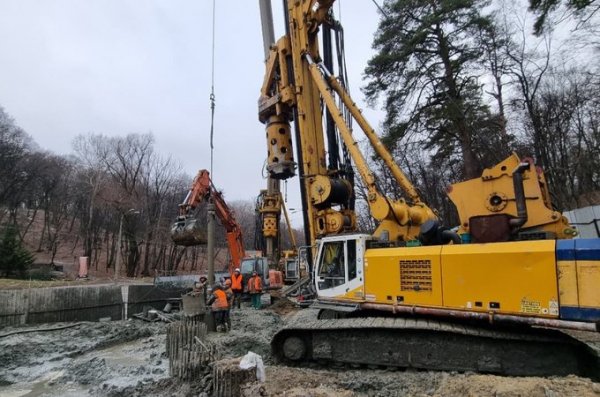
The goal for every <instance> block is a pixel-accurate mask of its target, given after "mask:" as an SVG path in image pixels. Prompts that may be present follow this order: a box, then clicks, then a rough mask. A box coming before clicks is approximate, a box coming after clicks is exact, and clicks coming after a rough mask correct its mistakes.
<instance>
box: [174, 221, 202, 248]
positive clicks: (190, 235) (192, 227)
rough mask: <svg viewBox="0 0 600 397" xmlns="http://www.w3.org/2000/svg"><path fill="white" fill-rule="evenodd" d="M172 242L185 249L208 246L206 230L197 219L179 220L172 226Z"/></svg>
mask: <svg viewBox="0 0 600 397" xmlns="http://www.w3.org/2000/svg"><path fill="white" fill-rule="evenodd" d="M171 240H173V242H174V243H175V244H177V245H181V246H185V247H190V246H194V245H202V244H206V243H207V237H206V228H205V227H203V225H202V224H201V223H200V222H199V221H198V219H195V218H186V219H182V220H178V221H177V222H175V223H173V225H172V226H171Z"/></svg>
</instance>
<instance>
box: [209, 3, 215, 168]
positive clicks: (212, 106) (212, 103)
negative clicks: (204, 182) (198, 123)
mask: <svg viewBox="0 0 600 397" xmlns="http://www.w3.org/2000/svg"><path fill="white" fill-rule="evenodd" d="M215 21H216V18H215V0H213V9H212V64H211V83H210V175H211V178H214V174H213V151H214V148H215V147H214V144H213V134H214V131H215Z"/></svg>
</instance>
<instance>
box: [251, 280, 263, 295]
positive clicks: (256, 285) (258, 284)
mask: <svg viewBox="0 0 600 397" xmlns="http://www.w3.org/2000/svg"><path fill="white" fill-rule="evenodd" d="M248 291H249V292H250V293H251V294H258V293H260V292H262V280H261V279H260V277H259V276H252V277H251V278H250V280H248Z"/></svg>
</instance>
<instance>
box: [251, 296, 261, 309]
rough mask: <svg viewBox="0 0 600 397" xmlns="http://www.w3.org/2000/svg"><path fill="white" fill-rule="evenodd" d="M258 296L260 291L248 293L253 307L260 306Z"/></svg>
mask: <svg viewBox="0 0 600 397" xmlns="http://www.w3.org/2000/svg"><path fill="white" fill-rule="evenodd" d="M260 296H261V294H260V293H255V294H250V298H251V299H252V307H253V308H255V309H260V308H261V304H260Z"/></svg>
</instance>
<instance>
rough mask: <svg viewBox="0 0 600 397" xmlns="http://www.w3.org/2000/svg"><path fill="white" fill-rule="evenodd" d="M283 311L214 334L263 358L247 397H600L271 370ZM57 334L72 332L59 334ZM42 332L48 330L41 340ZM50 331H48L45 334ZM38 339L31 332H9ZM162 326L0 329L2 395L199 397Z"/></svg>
mask: <svg viewBox="0 0 600 397" xmlns="http://www.w3.org/2000/svg"><path fill="white" fill-rule="evenodd" d="M293 312H294V310H291V309H290V307H289V306H287V305H279V306H278V307H275V308H271V309H265V310H261V311H255V310H252V309H250V308H244V309H242V310H241V311H234V312H233V315H232V321H233V330H232V331H231V332H230V333H228V334H211V335H210V340H211V341H213V342H214V343H215V344H217V346H218V348H219V351H220V352H221V354H222V356H223V357H224V358H230V357H241V356H243V355H244V354H246V353H247V352H248V351H253V352H255V353H258V354H260V355H261V356H262V357H263V360H264V362H265V365H266V374H267V376H266V378H267V379H266V382H265V383H256V384H251V385H248V387H247V388H246V390H245V391H244V393H245V395H246V396H286V397H308V396H311V397H313V396H341V397H345V396H384V397H385V396H390V397H391V396H502V397H509V396H539V397H555V396H556V397H557V396H600V384H599V383H593V382H591V381H590V380H588V379H585V378H578V377H574V376H569V377H560V378H559V377H557V378H509V377H499V376H489V375H477V374H460V373H445V372H416V371H400V370H398V371H384V370H366V369H361V370H342V369H337V370H336V369H319V368H289V367H284V366H277V365H275V363H274V362H273V360H272V358H271V355H270V347H269V341H270V339H271V336H272V335H273V334H274V333H275V332H276V330H277V329H278V328H279V327H281V325H282V324H283V323H284V322H285V321H286V319H287V318H288V316H289V315H290V314H293ZM59 327H68V328H62V329H55V328H59ZM42 329H47V330H45V331H41V330H42ZM50 329H53V330H50ZM21 331H35V332H27V333H17V334H12V335H9V334H10V333H14V332H21ZM165 333H166V325H165V324H163V323H146V322H143V321H140V320H130V321H117V322H106V323H71V324H48V325H43V326H36V327H26V328H4V329H2V330H0V396H6V397H20V396H65V397H69V396H81V395H84V396H85V395H88V396H115V397H116V396H198V395H202V396H205V395H207V394H206V393H207V392H208V391H209V390H208V389H207V386H206V385H207V382H206V379H204V381H203V380H200V379H199V380H198V381H197V382H191V383H186V382H181V381H179V380H174V379H171V378H169V376H168V372H169V371H168V359H167V358H166V355H165Z"/></svg>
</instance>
